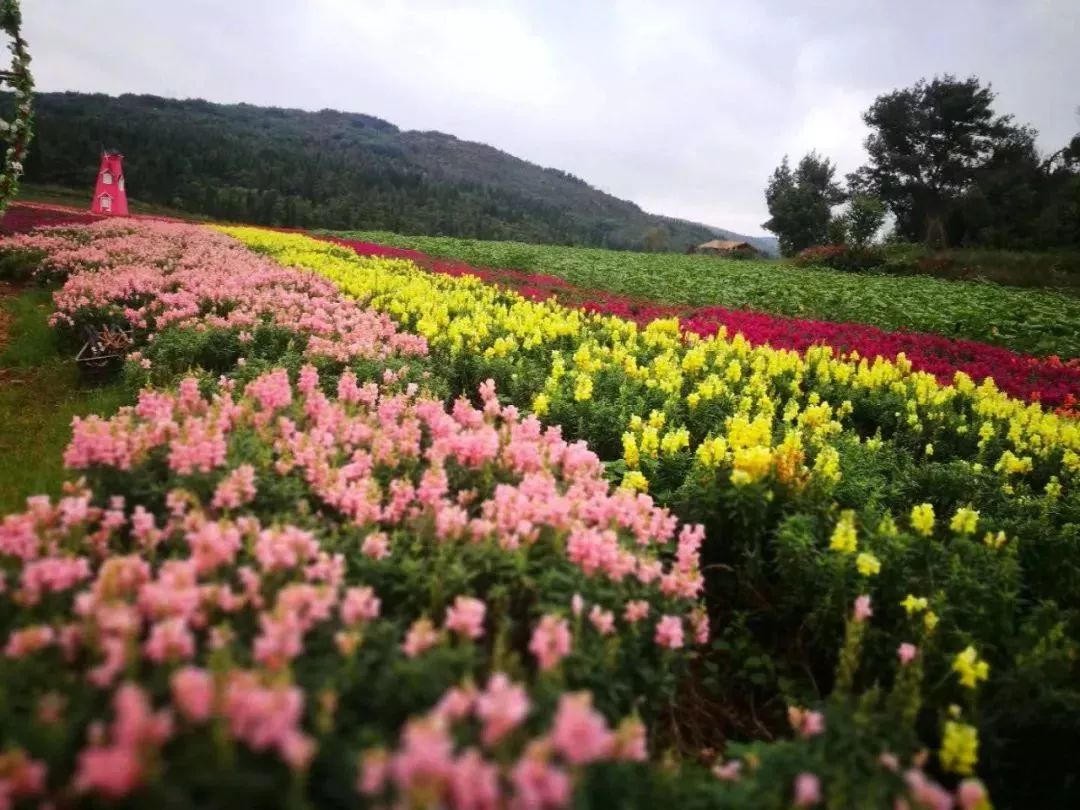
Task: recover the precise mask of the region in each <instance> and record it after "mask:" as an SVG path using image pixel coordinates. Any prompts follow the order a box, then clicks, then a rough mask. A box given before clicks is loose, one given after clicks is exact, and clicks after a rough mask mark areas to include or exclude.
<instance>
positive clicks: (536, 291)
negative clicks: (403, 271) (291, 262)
mask: <svg viewBox="0 0 1080 810" xmlns="http://www.w3.org/2000/svg"><path fill="white" fill-rule="evenodd" d="M323 238H326V239H328V240H329V241H331V242H333V243H334V244H338V245H342V246H345V247H350V248H352V249H353V250H355V251H356V252H357V253H358V254H359V255H361V256H386V257H390V258H405V259H409V260H411V261H413V262H416V263H418V264H420V265H421V266H423V267H425V268H426V269H429V270H431V271H433V272H436V273H444V274H447V275H452V276H460V275H474V276H476V277H477V278H479V279H481V280H483V281H486V282H489V283H492V284H498V285H499V286H502V287H506V288H508V289H512V290H514V291H516V292H517V293H519V294H520V295H522V296H523V297H525V298H528V299H531V300H533V301H543V300H545V299H547V298H550V297H555V298H557V299H558V300H559V301H560V302H561V303H564V304H567V305H569V306H577V307H580V308H582V309H585V310H588V311H590V312H599V313H603V314H607V315H617V316H619V317H621V318H626V319H629V320H634V321H636V322H637V323H639V324H642V325H644V324H647V323H648V322H649V321H651V320H654V319H656V318H669V317H678V318H679V319H680V322H681V326H682V328H683V329H684V330H686V331H690V332H696V333H697V334H699V335H701V336H702V337H708V336H710V335H713V334H715V333H716V332H717V331H718V330H720V329H724V330H726V332H727V333H728V334H731V335H734V334H741V335H743V336H744V337H745V338H746V339H747V340H749V341H750V342H751V343H752V344H754V345H766V344H767V345H769V346H773V347H774V348H782V349H796V350H797V351H805V350H806V349H808V348H810V347H812V346H815V345H825V346H830V347H832V348H833V349H835V350H837V351H838V352H841V353H847V352H857V353H858V354H859V355H862V356H865V357H870V358H873V357H876V356H878V355H880V356H882V357H886V358H891V357H896V356H897V355H898V354H903V355H904V356H905V358H906V359H907V360H908V361H909V362H910V363H911V365H912V367H913V368H915V369H917V370H919V371H928V372H930V373H931V374H934V375H935V376H937V377H938V379H939V380H940V381H942V382H946V383H947V382H949V381H951V380H952V376H953V374H955V373H956V372H957V371H963V372H964V373H965V374H967V375H968V376H969V377H971V378H973V379H975V380H982V379H984V378H986V377H993V378H994V382H995V384H996V385H997V386H998V387H1000V388H1001V390H1002V391H1005V392H1006V393H1008V394H1010V395H1012V396H1014V397H1018V398H1022V399H1030V400H1034V401H1038V402H1043V403H1045V404H1047V405H1050V406H1052V407H1056V408H1062V409H1066V410H1070V409H1072V408H1073V407H1074V406H1075V405H1076V403H1077V401H1078V399H1080V360H1078V359H1076V358H1074V359H1072V360H1068V361H1062V360H1061V358H1059V357H1056V356H1052V357H1047V358H1043V357H1033V356H1029V355H1023V354H1017V353H1015V352H1012V351H1009V350H1008V349H1005V348H1003V347H1000V346H993V345H990V344H987V343H977V342H975V341H970V340H958V339H951V338H946V337H942V336H940V335H932V334H921V333H915V332H886V331H884V330H882V329H879V328H877V327H874V326H867V325H865V324H860V323H834V322H831V321H814V320H806V319H803V318H790V317H785V316H780V315H769V314H766V313H764V312H754V311H750V310H733V309H725V308H723V307H697V308H691V307H679V306H674V305H663V304H657V303H655V302H652V301H644V300H639V299H634V298H630V297H628V296H624V295H619V294H616V293H611V292H609V291H607V290H590V289H585V288H581V287H577V286H575V285H573V284H570V283H569V282H567V281H564V280H563V279H561V278H557V277H555V276H549V275H544V274H540V273H525V272H522V271H518V270H496V269H490V268H480V267H473V266H471V265H467V264H464V263H462V262H457V261H452V260H440V259H431V258H430V257H428V256H426V255H425V254H423V253H420V252H419V251H415V250H408V249H402V248H393V247H386V246H384V245H377V244H374V243H370V242H359V241H356V240H349V239H341V238H336V237H323Z"/></svg>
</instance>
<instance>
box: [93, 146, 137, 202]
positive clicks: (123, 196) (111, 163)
mask: <svg viewBox="0 0 1080 810" xmlns="http://www.w3.org/2000/svg"><path fill="white" fill-rule="evenodd" d="M90 210H91V211H93V212H94V213H95V214H112V215H114V216H120V217H126V216H127V212H128V204H127V191H126V189H125V188H124V156H123V155H121V154H120V153H119V152H117V151H116V150H113V149H107V150H105V151H104V152H102V153H101V168H100V169H98V176H97V183H96V184H95V186H94V199H92V200H91V201H90Z"/></svg>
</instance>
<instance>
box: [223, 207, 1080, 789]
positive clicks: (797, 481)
mask: <svg viewBox="0 0 1080 810" xmlns="http://www.w3.org/2000/svg"><path fill="white" fill-rule="evenodd" d="M223 230H225V232H227V233H229V234H231V235H233V236H235V237H236V238H238V239H240V240H241V241H243V242H244V243H245V244H247V245H249V246H250V247H252V248H253V249H255V250H257V251H259V252H262V253H265V254H268V255H272V256H274V257H275V258H277V260H279V261H280V262H282V263H283V264H285V265H290V266H296V267H301V268H305V269H309V270H312V271H314V272H316V273H319V274H321V275H323V276H325V277H327V278H329V279H331V280H333V281H334V282H335V283H336V284H338V285H339V287H340V288H341V289H342V290H343V291H345V292H347V293H349V294H351V295H353V296H355V297H356V298H357V299H358V300H359V301H361V302H362V303H363V304H364V305H366V306H370V307H372V308H374V309H377V310H380V311H384V312H387V313H388V314H390V315H392V316H393V317H394V319H395V320H396V321H397V322H398V323H400V324H401V325H402V327H403V328H406V329H409V330H412V331H415V332H416V333H418V334H420V335H422V336H423V337H425V338H426V339H427V341H428V344H429V349H430V351H431V353H432V357H433V358H434V359H435V360H436V364H437V365H439V366H440V367H441V368H444V369H447V370H449V373H451V375H452V376H453V378H454V379H457V380H463V381H469V380H474V379H483V378H484V377H492V378H494V379H496V380H497V381H498V384H499V388H500V391H501V392H502V393H503V395H505V396H507V397H508V398H509V399H510V401H512V402H515V403H517V404H518V405H519V406H522V407H527V408H529V409H531V410H532V411H533V412H535V413H536V414H538V415H540V416H542V417H543V418H544V419H546V420H549V421H551V422H554V423H556V424H560V425H562V426H563V429H564V431H566V432H567V434H568V435H570V436H571V437H574V438H583V439H586V440H587V441H588V442H589V444H590V446H591V447H593V448H594V449H595V450H596V452H597V453H598V454H599V455H600V457H601V458H602V459H604V460H605V461H606V462H608V470H609V474H611V475H612V476H614V477H615V478H616V480H619V481H620V482H621V485H622V486H623V487H624V488H628V489H633V490H638V491H648V492H650V493H653V494H654V495H655V496H656V497H657V498H658V499H659V500H660V501H661V502H663V503H666V504H669V505H671V506H672V507H673V508H674V509H675V510H676V511H677V512H678V514H679V515H680V517H682V518H683V519H686V520H691V521H700V522H702V523H704V524H705V525H706V526H707V530H708V535H709V537H710V538H723V540H722V541H718V540H716V539H713V540H712V541H710V542H708V543H706V544H705V547H704V552H703V553H704V555H705V558H706V560H707V562H708V563H709V564H710V565H711V566H715V567H716V568H717V569H718V570H730V571H735V572H738V573H737V575H736V577H735V579H734V580H728V579H727V578H726V577H725V576H724V575H722V574H718V575H717V577H716V578H715V580H714V581H713V582H711V583H710V584H709V589H708V591H707V595H708V597H709V599H710V604H711V606H712V610H713V618H714V620H715V619H717V618H719V621H714V624H715V625H717V626H723V625H724V622H725V621H726V620H727V619H729V618H731V617H733V616H737V615H738V614H739V611H740V609H745V606H747V605H760V604H761V603H762V602H764V603H766V604H768V605H769V611H768V614H767V619H764V618H763V619H762V621H765V622H767V627H768V628H774V629H775V634H774V633H773V632H771V631H769V630H765V631H764V633H763V635H764V636H765V637H767V638H768V640H769V643H776V639H777V637H778V636H777V635H776V634H779V638H783V639H786V641H784V642H781V643H779V644H778V647H777V648H776V649H774V650H772V654H773V655H784V654H786V652H785V651H786V649H787V648H789V646H790V645H793V644H794V645H797V644H805V643H806V640H805V639H801V640H798V641H797V640H795V639H793V638H792V637H791V635H790V634H792V633H795V635H796V636H798V635H800V634H803V633H806V634H810V635H811V636H812V637H813V638H814V642H813V643H814V644H815V645H818V647H819V649H818V650H816V651H815V652H816V653H817V654H819V655H823V656H825V658H826V659H827V660H828V659H829V658H830V656H831V655H832V654H836V655H840V654H841V653H842V650H841V646H842V645H839V644H838V643H837V641H836V635H835V634H836V623H835V616H836V615H837V611H838V610H839V609H840V608H841V607H842V606H843V605H844V604H850V600H851V599H852V598H854V597H855V596H856V595H858V594H859V593H861V592H865V591H872V593H873V595H874V598H875V600H876V602H877V604H878V605H879V606H880V607H879V608H878V613H877V618H878V619H879V624H878V626H877V633H875V635H874V641H873V644H874V645H875V647H876V648H875V651H874V654H873V656H872V658H873V660H876V661H878V662H879V663H880V662H885V661H888V660H889V659H888V657H887V656H886V654H885V651H886V650H888V649H889V648H890V647H892V648H893V649H894V650H895V649H896V648H897V646H898V645H902V644H905V643H910V641H911V635H912V629H913V627H915V626H918V627H922V628H923V629H924V630H925V631H926V632H927V633H930V634H931V635H930V636H929V637H928V638H929V639H930V642H929V645H928V646H927V647H926V655H927V658H926V667H927V671H928V673H929V674H930V677H929V678H928V681H927V682H928V684H930V685H929V686H928V687H927V690H926V694H925V695H924V698H925V700H926V705H927V706H934V707H937V708H938V710H939V711H944V710H945V707H947V706H950V705H952V704H953V703H960V702H965V700H966V698H965V697H964V695H965V691H964V690H965V688H966V687H967V686H969V684H968V683H966V682H960V683H958V682H957V680H955V679H954V678H952V677H950V676H949V673H950V671H952V670H953V669H954V667H956V666H958V665H957V663H956V662H957V656H958V654H959V653H958V651H960V650H967V649H968V648H969V647H970V648H971V652H972V654H974V655H975V656H976V660H977V661H979V662H982V663H985V664H986V671H987V673H994V674H993V675H991V676H990V677H989V681H988V683H987V684H985V688H987V689H989V690H990V691H991V692H993V693H994V695H995V697H996V698H997V699H999V700H1001V701H1004V702H1003V703H999V704H998V706H997V709H996V711H995V712H994V713H993V718H992V720H991V719H986V720H983V721H982V725H983V730H984V732H985V733H989V734H991V735H995V736H996V737H997V739H995V741H994V749H995V750H996V751H998V752H999V755H1001V756H1002V757H1003V758H1004V759H1003V760H1002V761H1001V763H1002V764H1003V765H1004V763H1005V762H1009V763H1010V767H1012V766H1015V760H1013V758H1014V757H1020V758H1021V759H1022V758H1023V757H1025V756H1032V757H1035V758H1040V757H1041V754H1040V755H1036V754H1034V752H1035V751H1038V750H1040V749H1039V746H1040V744H1041V743H1043V742H1044V741H1039V740H1031V739H1030V738H1029V739H1026V740H1025V742H1024V743H1023V744H1022V745H1020V744H1018V743H1017V744H1016V745H1015V746H1014V747H1012V748H1009V745H1008V744H1007V743H1005V742H1004V741H1005V740H1006V739H1010V738H1012V739H1017V740H1018V737H1017V736H1016V734H1015V730H1016V729H1015V727H1014V726H1013V725H1012V724H1013V723H1016V722H1021V721H1020V720H1019V717H1018V715H1016V714H1012V715H1011V714H1010V711H1011V709H1010V707H1012V706H1013V705H1014V704H1013V703H1011V700H1012V698H1006V697H1005V696H1006V695H1009V694H1012V693H1013V690H1015V689H1018V688H1020V687H1019V683H1020V682H1022V681H1023V678H1020V679H1018V678H1017V672H1018V668H1024V669H1026V668H1028V667H1029V666H1030V665H1031V662H1032V661H1033V660H1034V659H1033V658H1032V657H1031V656H1032V655H1035V653H1034V648H1033V647H1032V646H1031V645H1036V646H1037V645H1038V643H1041V642H1037V641H1036V639H1038V638H1040V637H1041V636H1042V635H1043V634H1044V633H1046V632H1048V630H1047V625H1046V622H1048V621H1051V622H1052V620H1051V619H1050V616H1052V615H1054V614H1055V611H1057V610H1058V609H1064V610H1068V609H1070V606H1073V605H1080V593H1078V591H1077V588H1076V586H1075V582H1076V580H1075V579H1074V578H1073V577H1074V575H1075V574H1076V573H1077V566H1076V562H1075V559H1074V558H1073V556H1072V554H1071V552H1070V551H1069V549H1071V548H1072V544H1073V541H1072V540H1071V539H1070V538H1073V537H1074V536H1075V529H1074V517H1073V516H1074V515H1075V514H1076V512H1075V510H1076V509H1077V507H1078V505H1080V497H1078V489H1077V487H1076V479H1077V476H1078V474H1080V455H1078V451H1080V425H1078V423H1077V421H1076V420H1074V419H1071V418H1067V417H1065V416H1062V415H1059V414H1055V413H1052V412H1049V411H1047V410H1045V409H1044V408H1043V407H1042V406H1041V405H1039V404H1038V403H1026V402H1023V401H1021V400H1017V399H1013V398H1011V397H1010V396H1008V395H1007V394H1005V393H1003V392H1001V391H1000V390H999V389H998V388H997V387H996V386H995V385H994V383H993V381H992V380H985V381H983V382H982V383H981V384H976V383H975V382H974V381H973V380H972V379H971V378H970V377H968V376H967V375H966V374H964V373H963V372H956V373H955V374H954V375H953V382H952V384H949V385H946V384H942V383H941V382H940V381H939V380H938V379H937V378H936V377H935V376H934V375H932V374H929V373H926V372H921V371H918V370H916V369H913V368H912V366H911V364H910V363H909V362H907V361H906V359H905V358H903V357H899V358H897V359H896V361H895V362H889V361H885V360H883V359H881V358H880V357H878V358H876V359H875V360H873V361H870V360H868V359H866V358H856V357H853V356H839V355H838V354H837V353H836V352H834V351H833V350H832V349H831V347H823V346H813V347H811V348H809V349H808V350H807V351H806V352H804V353H799V352H795V351H788V350H780V349H774V348H771V347H767V346H756V347H755V346H753V345H751V343H750V342H749V341H748V340H746V339H745V338H744V337H742V336H739V335H736V336H735V337H734V338H731V339H728V338H727V337H726V336H725V335H723V334H716V335H711V336H709V337H704V338H703V337H700V336H698V335H697V334H696V333H693V332H689V333H688V332H686V331H685V330H682V329H680V325H679V323H678V321H677V320H675V319H661V320H655V321H652V322H650V323H649V324H648V325H646V326H644V327H640V326H639V325H638V324H636V323H635V322H634V321H631V320H627V319H621V318H615V317H612V316H606V315H600V314H596V313H586V312H583V311H581V310H578V309H574V308H568V307H565V306H562V305H561V304H559V303H557V302H556V301H553V300H543V301H533V300H529V299H528V298H525V297H523V296H521V295H519V294H517V293H516V292H514V291H512V290H506V289H499V288H498V287H496V286H492V285H489V284H485V283H484V282H482V281H481V280H479V279H477V278H475V277H473V276H472V275H471V274H468V273H465V274H461V275H449V274H441V273H431V272H429V271H426V270H423V269H421V268H420V267H418V266H417V265H416V264H414V263H413V262H411V261H408V260H404V259H385V258H380V257H362V256H358V255H357V254H356V253H355V251H353V250H351V248H348V249H347V248H346V247H345V246H341V245H335V244H332V243H329V242H326V241H320V240H314V239H311V238H308V237H306V236H301V235H296V234H283V233H274V232H269V231H263V230H257V229H246V228H228V229H223ZM1020 593H1035V594H1038V599H1040V600H1041V602H1040V604H1041V605H1042V607H1036V606H1035V605H1033V604H1032V603H1031V602H1028V601H1026V600H1025V599H1021V598H1019V596H1018V595H1019V594H1020ZM742 600H745V601H742ZM1044 609H1049V610H1050V613H1045V612H1044ZM830 616H831V617H833V618H832V619H830V618H829V617H830ZM1053 633H1055V634H1059V636H1058V637H1060V638H1061V639H1062V643H1064V644H1067V645H1072V644H1075V643H1076V639H1075V630H1074V629H1073V628H1071V626H1070V625H1069V623H1068V620H1067V619H1064V618H1062V619H1061V620H1060V622H1059V623H1057V624H1054V630H1053ZM1003 639H1009V641H1007V642H1003ZM1065 639H1069V640H1068V641H1067V642H1066V641H1065ZM755 643H761V642H759V641H757V640H755ZM987 649H989V650H990V653H989V654H988V657H987V658H986V659H983V658H982V657H981V656H982V655H983V652H982V651H983V650H987ZM826 650H828V651H829V652H827V653H826V652H825V651H826ZM813 657H814V656H811V658H813ZM965 660H966V659H965ZM1045 664H1046V665H1047V666H1049V661H1048V660H1046V661H1045ZM819 665H820V664H819ZM806 666H807V667H813V666H814V664H812V663H808V664H807V665H806ZM959 666H963V665H962V664H960V665H959ZM1039 666H1042V664H1040V665H1039ZM1066 669H1068V668H1066ZM957 671H959V670H957ZM802 674H805V673H802ZM821 677H824V678H827V675H822V676H821ZM874 677H878V678H888V677H889V676H888V669H887V668H886V669H882V670H877V671H876V672H875V675H874ZM1025 677H1030V672H1029V673H1028V675H1027V676H1025ZM1038 677H1039V678H1040V679H1041V678H1043V677H1044V675H1043V674H1040V675H1039V676H1038ZM1045 677H1046V678H1049V680H1047V681H1046V682H1045V683H1046V685H1047V686H1048V685H1049V683H1050V682H1051V681H1052V682H1053V683H1054V684H1055V687H1054V688H1059V687H1060V688H1064V689H1066V690H1072V689H1073V688H1074V687H1071V686H1068V681H1069V678H1070V677H1071V676H1066V675H1065V672H1064V671H1058V672H1057V673H1056V674H1054V675H1050V674H1049V671H1048V672H1047V674H1046V675H1045ZM815 680H816V679H815ZM967 680H970V679H963V681H967ZM972 685H973V684H972ZM991 700H994V698H991ZM970 708H972V707H970V706H969V709H970ZM1017 712H1019V709H1018V708H1017ZM1024 722H1026V721H1024ZM955 725H956V724H955V723H954V726H955ZM965 729H967V730H966V731H965V734H966V735H968V736H967V737H966V739H968V740H969V741H970V740H971V739H973V738H972V737H971V736H970V735H972V734H973V733H974V729H973V728H972V727H970V726H965ZM957 739H958V738H957ZM1003 748H1009V750H1008V753H1004V754H1002V753H1001V751H1002V749H1003ZM968 759H970V757H969V758H968ZM950 761H952V760H951V759H950ZM992 767H993V766H991V768H992Z"/></svg>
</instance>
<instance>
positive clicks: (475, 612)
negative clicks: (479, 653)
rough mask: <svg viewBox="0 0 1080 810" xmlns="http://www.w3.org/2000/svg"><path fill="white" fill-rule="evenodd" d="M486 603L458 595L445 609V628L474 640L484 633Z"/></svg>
mask: <svg viewBox="0 0 1080 810" xmlns="http://www.w3.org/2000/svg"><path fill="white" fill-rule="evenodd" d="M486 613H487V605H485V604H484V602H483V601H482V600H480V599H474V598H473V597H471V596H459V597H457V598H456V599H455V600H454V604H453V605H451V606H450V608H449V609H448V610H447V611H446V629H447V630H450V631H451V632H454V633H457V634H458V635H460V636H461V637H462V638H469V639H473V640H476V639H478V638H480V637H481V636H482V635H484V615H485V614H486Z"/></svg>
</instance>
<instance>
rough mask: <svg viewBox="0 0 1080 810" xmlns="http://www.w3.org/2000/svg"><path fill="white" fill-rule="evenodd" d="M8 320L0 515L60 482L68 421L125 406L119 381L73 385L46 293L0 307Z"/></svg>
mask: <svg viewBox="0 0 1080 810" xmlns="http://www.w3.org/2000/svg"><path fill="white" fill-rule="evenodd" d="M0 306H2V307H3V309H4V314H5V315H6V316H7V319H8V341H7V345H6V346H4V347H2V348H0V514H6V513H8V512H12V511H16V510H18V509H21V508H22V506H23V504H24V502H25V499H26V496H27V495H34V494H38V493H46V494H49V495H56V494H57V493H59V492H60V489H61V485H62V483H63V482H64V480H66V478H67V476H66V475H65V473H64V469H63V463H62V458H61V457H62V455H63V452H64V448H65V446H66V445H67V443H68V441H69V440H70V438H71V420H72V417H75V416H85V415H87V414H91V413H100V414H110V413H113V412H115V411H116V409H117V408H119V407H120V406H121V405H123V404H125V403H126V402H127V401H128V400H129V398H130V397H129V394H128V392H127V389H126V388H125V387H124V386H123V385H121V384H120V383H119V382H116V383H112V384H109V385H104V386H100V387H88V386H84V385H82V384H80V381H79V371H78V369H77V368H76V366H75V361H74V358H73V355H72V353H71V352H69V351H62V350H61V347H60V345H59V342H58V340H57V336H56V333H55V332H54V331H53V330H52V329H50V328H49V325H48V317H49V313H50V312H51V311H52V295H51V293H50V292H49V291H48V290H42V289H26V290H23V291H21V292H18V293H17V294H15V295H12V296H10V297H7V298H5V299H3V300H2V301H0Z"/></svg>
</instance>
